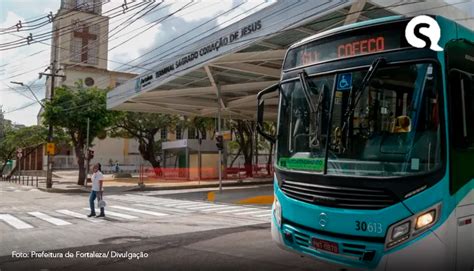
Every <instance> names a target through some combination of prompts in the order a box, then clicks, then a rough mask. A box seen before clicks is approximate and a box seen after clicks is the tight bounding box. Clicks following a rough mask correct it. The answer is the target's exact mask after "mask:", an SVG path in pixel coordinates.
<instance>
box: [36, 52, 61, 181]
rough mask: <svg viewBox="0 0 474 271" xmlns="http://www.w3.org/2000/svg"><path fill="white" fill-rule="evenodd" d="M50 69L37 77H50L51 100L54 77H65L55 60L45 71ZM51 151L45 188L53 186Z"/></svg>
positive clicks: (51, 138) (49, 137) (51, 139)
mask: <svg viewBox="0 0 474 271" xmlns="http://www.w3.org/2000/svg"><path fill="white" fill-rule="evenodd" d="M47 70H50V71H51V73H44V72H40V73H39V78H40V79H41V77H42V76H43V75H44V76H46V77H47V78H51V92H50V94H49V100H50V101H52V100H53V97H54V79H55V78H56V77H65V76H64V75H58V72H59V71H60V69H56V61H54V62H53V63H51V66H49V67H48V68H47V69H46V70H45V71H47ZM52 142H53V125H51V123H50V124H49V129H48V143H52ZM51 156H52V155H51V153H48V160H47V161H48V162H47V166H48V168H47V173H46V188H51V187H53V157H51Z"/></svg>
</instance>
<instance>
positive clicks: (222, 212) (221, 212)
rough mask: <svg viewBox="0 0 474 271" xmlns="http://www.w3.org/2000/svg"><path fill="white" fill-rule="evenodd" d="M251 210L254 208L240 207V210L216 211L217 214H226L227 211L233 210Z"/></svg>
mask: <svg viewBox="0 0 474 271" xmlns="http://www.w3.org/2000/svg"><path fill="white" fill-rule="evenodd" d="M251 210H254V208H245V207H241V208H240V210H225V211H220V212H217V213H218V214H227V213H232V212H235V211H251Z"/></svg>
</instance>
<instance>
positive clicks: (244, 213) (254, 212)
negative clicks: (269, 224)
mask: <svg viewBox="0 0 474 271" xmlns="http://www.w3.org/2000/svg"><path fill="white" fill-rule="evenodd" d="M268 212H270V210H268V209H267V210H262V209H260V210H257V211H250V212H243V213H235V214H236V215H253V214H262V213H268Z"/></svg>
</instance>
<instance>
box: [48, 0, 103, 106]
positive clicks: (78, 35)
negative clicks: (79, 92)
mask: <svg viewBox="0 0 474 271" xmlns="http://www.w3.org/2000/svg"><path fill="white" fill-rule="evenodd" d="M102 4H103V1H101V0H61V6H60V9H59V10H58V12H57V13H56V15H55V16H54V19H53V33H54V34H53V38H52V47H51V63H54V65H55V68H56V69H61V73H62V74H64V75H65V77H64V78H62V79H60V78H57V79H56V81H55V82H54V85H55V87H58V86H61V85H68V86H74V84H75V83H76V82H78V81H82V82H83V84H84V85H85V86H86V87H94V86H95V87H99V88H104V89H105V88H107V87H110V80H109V79H108V78H107V76H106V78H104V76H103V75H104V74H107V72H108V71H107V50H108V31H109V17H107V16H102ZM46 85H47V86H46V97H50V89H51V82H49V79H48V82H47V84H46Z"/></svg>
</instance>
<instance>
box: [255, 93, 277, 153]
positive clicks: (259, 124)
mask: <svg viewBox="0 0 474 271" xmlns="http://www.w3.org/2000/svg"><path fill="white" fill-rule="evenodd" d="M279 88H280V85H279V84H275V85H272V86H270V87H268V88H266V89H264V90H262V91H260V92H259V93H258V94H257V132H258V133H259V134H260V135H262V136H263V137H264V138H265V139H266V140H268V141H270V142H271V143H273V144H274V143H275V141H276V138H275V136H273V135H270V134H269V133H267V132H266V131H265V128H264V125H263V115H264V111H265V110H264V107H265V99H264V98H263V95H265V94H268V93H272V92H275V91H277V90H278V89H279Z"/></svg>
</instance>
